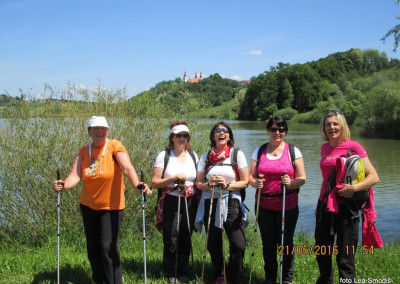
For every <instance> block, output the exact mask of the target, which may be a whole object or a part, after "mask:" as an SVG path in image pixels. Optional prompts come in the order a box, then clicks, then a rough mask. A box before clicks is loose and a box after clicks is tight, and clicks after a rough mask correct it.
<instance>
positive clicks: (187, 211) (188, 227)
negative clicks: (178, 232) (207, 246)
mask: <svg viewBox="0 0 400 284" xmlns="http://www.w3.org/2000/svg"><path fill="white" fill-rule="evenodd" d="M192 202H193V200H192ZM185 211H186V220H187V229H188V233H189V242H190V254H191V255H192V268H193V275H194V276H195V275H196V271H195V270H194V257H193V245H192V238H191V229H190V220H189V207H188V202H187V197H186V190H185ZM196 278H197V277H196Z"/></svg>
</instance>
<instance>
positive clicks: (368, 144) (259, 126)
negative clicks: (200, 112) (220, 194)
mask: <svg viewBox="0 0 400 284" xmlns="http://www.w3.org/2000/svg"><path fill="white" fill-rule="evenodd" d="M228 123H229V124H230V126H231V127H232V129H233V133H234V138H235V146H237V147H239V148H240V149H241V150H242V151H243V152H244V154H245V155H246V159H247V163H248V164H249V167H250V163H251V156H252V154H253V152H254V150H255V149H256V148H257V147H258V146H260V145H262V144H263V143H265V142H267V139H268V135H267V132H266V130H265V125H266V124H265V122H249V121H228ZM352 131H353V133H352V139H354V140H358V141H359V142H360V143H361V144H362V145H363V146H364V147H365V149H366V150H367V152H368V156H369V158H370V160H371V161H372V163H373V164H374V166H375V168H376V170H377V172H378V174H379V176H380V179H381V181H380V183H378V184H377V185H376V186H374V193H375V209H376V211H377V212H378V215H379V216H378V219H377V220H376V224H377V227H378V231H379V233H380V235H381V237H382V238H383V239H384V240H388V239H391V238H393V237H398V236H400V218H399V216H400V191H399V190H398V188H399V186H400V176H399V174H398V172H399V169H400V166H399V161H398V157H399V156H400V141H398V140H384V139H379V140H378V139H363V138H360V137H359V136H358V135H357V129H352ZM285 140H286V141H287V142H289V143H292V144H295V145H296V146H297V147H298V148H299V149H300V151H301V152H302V154H303V157H304V161H305V168H306V174H307V182H306V184H305V185H304V186H302V187H301V190H300V195H299V208H300V216H299V220H298V223H297V231H310V232H312V233H313V231H314V228H315V217H314V211H315V206H316V202H317V198H318V196H319V190H320V186H321V182H322V178H321V172H320V170H319V160H320V147H321V145H322V144H323V141H322V139H321V136H320V135H319V125H307V124H289V131H288V135H287V136H286V138H285ZM254 195H255V189H254V188H252V187H251V186H249V187H248V189H247V195H246V201H245V203H246V205H247V206H248V207H249V208H250V209H251V212H250V215H251V216H254V210H253V208H254ZM360 227H361V226H360ZM360 236H361V235H360Z"/></svg>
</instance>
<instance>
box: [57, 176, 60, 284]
mask: <svg viewBox="0 0 400 284" xmlns="http://www.w3.org/2000/svg"><path fill="white" fill-rule="evenodd" d="M60 179H61V174H60V170H57V180H60ZM60 201H61V192H60V191H58V192H57V284H59V283H60V210H61V209H60Z"/></svg>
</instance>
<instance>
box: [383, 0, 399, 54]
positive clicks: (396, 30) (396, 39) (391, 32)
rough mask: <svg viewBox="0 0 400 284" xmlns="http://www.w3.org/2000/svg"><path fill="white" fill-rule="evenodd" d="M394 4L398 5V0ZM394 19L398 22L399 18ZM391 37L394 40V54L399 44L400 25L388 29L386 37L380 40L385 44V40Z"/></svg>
mask: <svg viewBox="0 0 400 284" xmlns="http://www.w3.org/2000/svg"><path fill="white" fill-rule="evenodd" d="M396 4H400V0H396ZM396 18H397V19H398V20H400V17H399V16H396ZM391 35H393V38H394V44H393V45H394V48H393V51H394V52H396V51H397V47H398V46H399V42H400V24H398V25H396V26H394V27H393V28H392V29H390V30H389V31H388V32H387V33H386V35H385V36H384V37H383V38H381V40H382V41H383V42H385V41H386V39H387V38H388V37H390V36H391Z"/></svg>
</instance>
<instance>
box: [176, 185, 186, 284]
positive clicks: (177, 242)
mask: <svg viewBox="0 0 400 284" xmlns="http://www.w3.org/2000/svg"><path fill="white" fill-rule="evenodd" d="M184 188H185V186H184V181H182V180H178V212H177V214H176V215H177V216H176V217H177V221H176V234H177V238H176V249H175V284H176V283H178V258H179V231H180V230H179V229H180V225H181V224H180V215H181V192H182V189H184Z"/></svg>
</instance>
